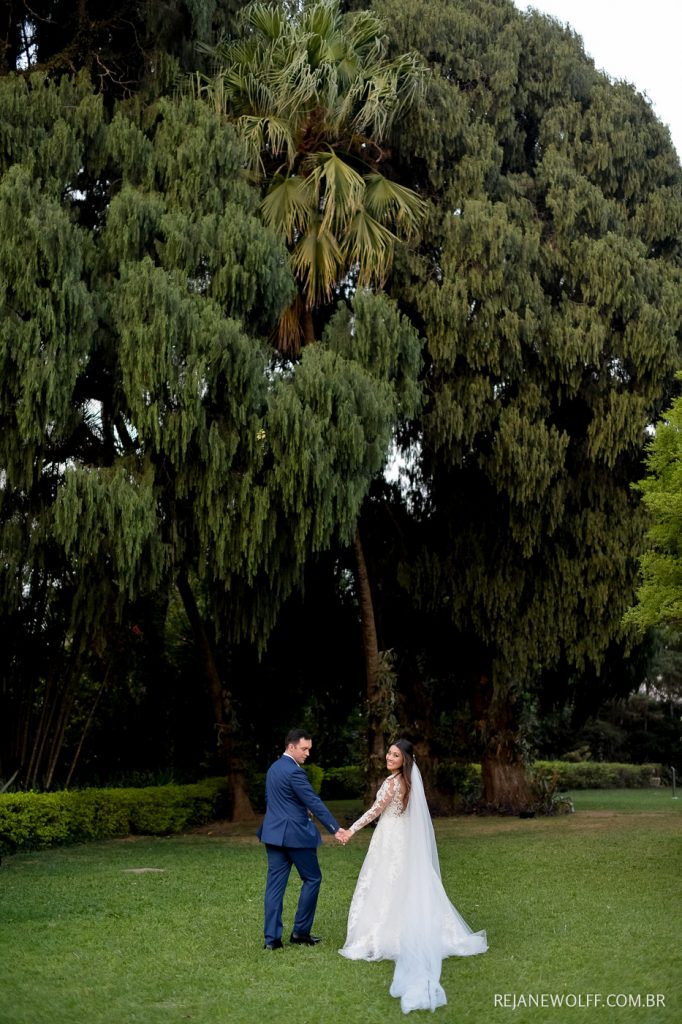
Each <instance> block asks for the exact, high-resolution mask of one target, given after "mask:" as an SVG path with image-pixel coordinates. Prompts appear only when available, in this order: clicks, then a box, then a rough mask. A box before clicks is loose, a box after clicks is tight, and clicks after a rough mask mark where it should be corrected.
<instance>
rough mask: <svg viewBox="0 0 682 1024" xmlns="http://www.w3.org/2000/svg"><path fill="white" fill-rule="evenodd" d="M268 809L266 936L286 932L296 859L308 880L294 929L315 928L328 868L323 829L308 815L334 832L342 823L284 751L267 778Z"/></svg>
mask: <svg viewBox="0 0 682 1024" xmlns="http://www.w3.org/2000/svg"><path fill="white" fill-rule="evenodd" d="M265 800H266V805H267V806H266V810H265V817H264V819H263V824H262V825H261V827H260V828H259V829H258V838H259V839H260V841H261V842H262V843H265V849H266V851H267V855H268V878H267V882H266V885H265V941H266V943H271V942H274V941H275V940H276V939H281V938H282V905H283V903H284V891H285V889H286V887H287V882H288V881H289V874H290V873H291V868H292V865H295V867H296V870H297V871H298V873H299V875H300V876H301V881H302V882H303V886H302V888H301V895H300V897H299V901H298V907H297V909H296V916H295V918H294V926H293V929H292V931H294V932H295V933H296V934H297V935H308V934H309V933H310V929H311V928H312V924H313V918H314V917H315V908H316V907H317V896H318V893H319V891H320V883H321V882H322V872H321V871H320V865H319V863H318V861H317V847H318V846H319V845H320V843H321V842H322V839H321V838H320V833H319V832H318V831H317V828H316V827H315V825H314V824H313V822H312V821H311V820H310V818H309V817H308V811H309V810H310V811H312V812H313V814H314V815H315V817H316V818H318V819H319V821H320V822H321V823H322V824H323V825H324V826H325V828H327V829H328V830H329V831H330V832H332V833H333V832H337V831H338V830H339V828H340V827H341V826H340V825H339V823H338V821H337V820H336V818H334V816H333V815H332V814H331V813H330V812H329V810H328V809H327V808H326V807H325V805H324V804H323V803H322V801H321V800H320V798H319V796H318V795H317V793H316V792H315V790H314V789H313V787H312V786H311V785H310V782H309V781H308V776H307V775H306V773H305V772H304V770H303V768H302V767H301V765H300V764H298V762H297V761H295V760H294V759H293V757H289V756H288V755H287V754H283V755H282V757H280V758H279V760H278V761H275V763H274V764H273V765H271V766H270V768H269V769H268V774H267V776H266V778H265Z"/></svg>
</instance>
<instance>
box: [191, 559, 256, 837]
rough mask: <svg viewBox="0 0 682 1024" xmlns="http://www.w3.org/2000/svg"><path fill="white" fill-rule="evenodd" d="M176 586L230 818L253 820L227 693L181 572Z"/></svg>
mask: <svg viewBox="0 0 682 1024" xmlns="http://www.w3.org/2000/svg"><path fill="white" fill-rule="evenodd" d="M177 587H178V592H179V593H180V597H181V598H182V603H183V605H184V608H185V612H186V614H187V618H188V619H189V623H190V626H191V627H192V632H193V634H194V640H195V642H196V645H197V649H198V651H199V658H200V660H201V666H202V669H203V672H204V676H205V677H206V680H207V682H208V686H209V692H210V695H211V703H212V705H213V717H214V724H215V729H216V743H217V751H218V758H219V760H220V761H221V763H222V764H223V765H224V766H225V774H226V775H227V780H228V786H229V795H230V818H231V820H232V821H255V820H256V814H255V812H254V810H253V807H252V806H251V800H250V799H249V794H248V791H247V788H246V780H245V778H244V769H243V766H242V764H241V761H240V759H239V757H238V756H237V754H236V752H235V750H234V732H233V727H232V724H231V722H230V719H231V711H232V708H231V705H230V695H229V692H228V691H227V690H226V689H225V688H224V686H223V684H222V680H221V678H220V673H219V671H218V666H217V664H216V660H215V655H214V653H213V647H212V646H211V642H210V640H209V637H208V633H207V632H206V627H205V625H204V622H203V620H202V618H201V613H200V611H199V608H198V605H197V603H196V600H195V598H194V594H193V592H192V588H191V586H190V583H189V580H188V578H187V574H186V573H185V572H181V573H179V574H178V579H177Z"/></svg>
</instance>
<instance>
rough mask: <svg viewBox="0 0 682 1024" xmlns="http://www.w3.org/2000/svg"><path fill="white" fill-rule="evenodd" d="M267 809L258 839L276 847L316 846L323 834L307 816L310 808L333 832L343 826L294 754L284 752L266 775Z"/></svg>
mask: <svg viewBox="0 0 682 1024" xmlns="http://www.w3.org/2000/svg"><path fill="white" fill-rule="evenodd" d="M265 802H266V805H267V806H266V810H265V817H264V819H263V824H262V825H261V827H260V828H259V829H258V838H259V839H260V840H261V842H263V843H271V844H272V845H273V846H292V847H316V846H319V845H320V843H321V842H322V839H321V837H320V833H319V832H318V830H317V828H316V827H315V825H314V824H313V822H312V821H311V820H310V818H309V817H308V810H311V811H312V812H313V814H314V815H315V817H316V818H318V819H319V821H321V822H322V824H323V825H324V826H325V828H327V829H328V830H329V831H330V832H332V833H334V832H337V831H338V829H339V828H340V827H341V826H340V825H339V823H338V821H337V820H336V818H335V817H334V816H333V814H331V812H330V811H329V810H328V808H327V807H325V805H324V804H323V803H322V801H321V800H320V798H319V796H318V795H317V793H316V792H315V790H314V789H313V787H312V786H311V785H310V782H309V781H308V776H307V775H306V773H305V772H304V771H303V768H302V767H301V765H300V764H298V763H297V762H296V761H294V759H293V757H289V756H288V755H286V754H283V755H282V757H280V758H279V760H278V761H275V763H274V764H273V765H271V766H270V768H269V769H268V774H267V775H266V777H265Z"/></svg>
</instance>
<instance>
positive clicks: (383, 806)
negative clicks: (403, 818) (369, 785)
mask: <svg viewBox="0 0 682 1024" xmlns="http://www.w3.org/2000/svg"><path fill="white" fill-rule="evenodd" d="M384 813H385V814H386V815H388V816H389V817H395V818H397V817H399V816H400V815H401V814H402V813H403V801H402V783H401V781H400V776H399V775H389V777H388V778H387V779H384V781H383V782H382V783H381V786H380V787H379V789H378V791H377V796H376V800H375V801H374V803H373V804H372V806H371V807H370V808H369V810H368V811H365V813H364V814H363V815H362V817H361V818H358V820H357V821H354V822H353V824H352V825H351V827H350V831H351V832H357V831H358V830H359V829H361V828H364V827H365V825H369V823H370V821H374V820H375V819H376V818H378V817H379V815H380V814H384Z"/></svg>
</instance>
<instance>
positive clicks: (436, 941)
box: [391, 763, 488, 1013]
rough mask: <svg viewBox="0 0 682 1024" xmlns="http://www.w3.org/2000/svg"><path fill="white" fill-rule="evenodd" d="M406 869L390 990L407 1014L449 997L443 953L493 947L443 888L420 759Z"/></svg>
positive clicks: (408, 826) (411, 805)
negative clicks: (442, 978) (443, 974)
mask: <svg viewBox="0 0 682 1024" xmlns="http://www.w3.org/2000/svg"><path fill="white" fill-rule="evenodd" d="M404 813H405V819H406V820H405V825H406V834H405V843H406V849H405V857H406V870H405V873H404V875H403V878H402V880H401V884H402V891H401V892H396V893H395V898H396V899H398V900H399V901H400V905H401V929H400V952H399V955H398V957H397V959H396V964H395V972H394V974H393V981H392V983H391V995H392V996H396V997H397V998H399V999H400V1006H401V1009H402V1011H403V1013H409V1012H410V1011H411V1010H435V1009H436V1008H437V1007H438V1006H443V1005H444V1004H445V1003H446V1002H447V999H446V996H445V992H444V990H443V987H442V985H441V983H440V973H441V966H442V960H443V957H444V956H472V955H474V954H476V953H483V952H485V950H486V949H487V948H488V945H487V940H486V935H485V932H473V931H472V929H471V928H470V927H469V925H468V924H467V923H466V921H465V920H464V919H463V918H462V916H461V915H460V914H459V913H458V911H457V910H456V909H455V907H454V906H453V905H452V903H451V902H450V900H449V899H448V896H447V893H446V892H445V890H444V888H443V884H442V882H441V875H440V864H439V862H438V850H437V848H436V837H435V835H434V831H433V823H432V821H431V815H430V814H429V808H428V805H427V803H426V796H425V795H424V784H423V782H422V777H421V773H420V771H419V768H418V767H417V765H416V763H415V764H414V766H413V768H412V790H411V793H410V799H409V802H408V805H407V808H406V810H405V812H404Z"/></svg>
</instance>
